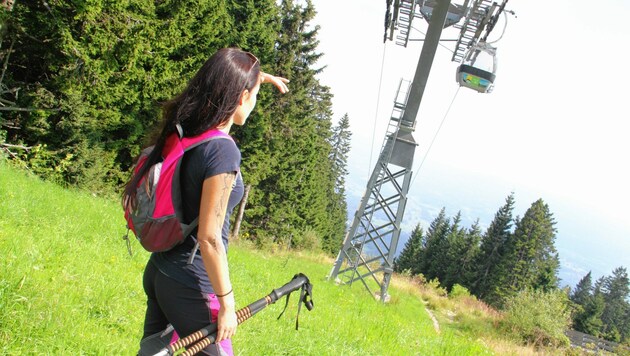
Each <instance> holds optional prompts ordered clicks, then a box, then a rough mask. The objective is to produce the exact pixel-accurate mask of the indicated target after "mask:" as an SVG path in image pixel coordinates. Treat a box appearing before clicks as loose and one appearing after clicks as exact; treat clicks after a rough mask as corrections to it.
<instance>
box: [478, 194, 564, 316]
mask: <svg viewBox="0 0 630 356" xmlns="http://www.w3.org/2000/svg"><path fill="white" fill-rule="evenodd" d="M554 225H555V221H554V219H553V216H552V214H551V213H550V212H549V207H548V206H547V204H545V203H544V202H543V201H542V199H539V200H537V201H536V202H534V203H533V204H532V205H531V207H530V208H529V209H528V210H527V211H526V212H525V215H524V216H523V218H522V219H520V220H518V221H517V222H516V228H515V230H514V233H513V235H512V238H511V239H509V240H508V242H507V244H506V248H505V253H504V256H503V257H502V259H501V262H500V263H499V268H498V269H497V273H496V276H495V281H496V282H495V285H494V286H493V291H492V292H491V293H490V294H489V295H488V296H487V299H488V301H489V302H490V303H491V304H495V305H501V303H502V301H504V300H506V298H508V297H510V296H512V295H515V294H516V293H518V292H519V291H521V290H524V289H526V288H533V289H541V290H543V291H546V292H547V291H551V290H553V289H557V284H558V278H557V273H558V269H559V268H560V261H559V259H558V253H557V252H556V249H555V245H554V242H555V232H556V230H555V227H554Z"/></svg>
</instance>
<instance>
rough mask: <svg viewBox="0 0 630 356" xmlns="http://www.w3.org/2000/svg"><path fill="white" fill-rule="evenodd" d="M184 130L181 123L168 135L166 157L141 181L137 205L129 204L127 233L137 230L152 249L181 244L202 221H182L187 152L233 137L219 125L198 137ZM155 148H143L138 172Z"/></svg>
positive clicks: (140, 239) (164, 248)
mask: <svg viewBox="0 0 630 356" xmlns="http://www.w3.org/2000/svg"><path fill="white" fill-rule="evenodd" d="M181 132H182V131H181V127H180V126H179V125H178V133H173V134H171V135H170V136H169V137H168V138H167V139H166V143H165V145H164V149H163V150H162V161H161V162H158V163H156V164H154V165H153V166H152V167H151V168H150V169H149V171H148V172H147V173H146V174H145V175H144V177H143V178H142V179H141V180H140V182H139V183H138V187H137V188H136V201H137V204H136V208H135V209H133V210H131V209H129V208H125V219H126V220H127V228H128V230H127V234H128V233H129V230H131V231H133V233H134V235H136V238H137V239H138V241H140V244H141V245H142V247H144V249H145V250H147V251H149V252H163V251H168V250H170V249H172V248H173V247H175V246H177V245H179V244H180V243H182V242H183V241H184V240H185V239H186V237H188V235H190V233H191V232H192V231H193V230H194V229H195V228H196V227H197V224H198V223H199V218H198V217H197V218H196V219H195V220H194V221H193V222H192V223H190V224H184V223H183V222H182V220H183V217H184V216H183V215H184V214H183V208H182V194H181V187H180V179H179V177H180V174H179V173H180V168H181V162H182V157H184V153H186V152H187V151H188V150H190V149H192V148H194V147H196V146H198V145H200V144H202V143H204V142H208V141H210V140H213V139H216V138H224V139H230V140H231V139H232V138H231V137H230V136H229V135H228V134H226V133H224V132H222V131H219V130H216V129H214V130H209V131H206V132H204V133H202V134H201V135H199V136H195V137H181ZM152 150H153V146H151V147H148V148H146V149H145V150H144V151H142V154H140V157H139V158H138V162H137V163H136V166H135V168H134V172H138V171H139V169H140V168H141V167H142V165H143V164H144V163H145V162H146V160H147V158H148V156H149V154H150V153H151V151H152ZM127 240H128V237H127ZM127 242H128V243H129V241H127ZM195 250H196V249H195ZM192 257H193V256H191V258H192Z"/></svg>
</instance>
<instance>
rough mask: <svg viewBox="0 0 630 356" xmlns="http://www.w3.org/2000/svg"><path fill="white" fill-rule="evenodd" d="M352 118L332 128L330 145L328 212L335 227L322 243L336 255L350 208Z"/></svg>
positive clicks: (341, 121)
mask: <svg viewBox="0 0 630 356" xmlns="http://www.w3.org/2000/svg"><path fill="white" fill-rule="evenodd" d="M351 138H352V132H351V131H350V118H349V117H348V114H345V115H343V116H342V117H341V119H340V120H339V122H338V123H337V125H336V126H334V127H333V128H332V136H331V138H330V145H331V146H332V150H331V153H330V157H329V159H330V164H331V166H332V171H331V174H332V179H333V181H334V185H333V191H331V192H330V194H329V204H328V211H329V212H330V219H331V220H330V225H331V226H332V227H333V228H332V229H331V231H330V234H329V235H328V236H324V241H323V243H322V245H323V248H324V250H325V251H328V252H331V253H335V252H337V251H338V250H339V248H340V247H341V244H342V242H343V236H344V233H345V230H346V227H347V226H346V218H347V211H348V206H347V203H346V188H345V186H346V176H347V175H348V154H349V153H350V139H351Z"/></svg>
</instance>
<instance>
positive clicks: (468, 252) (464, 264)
mask: <svg viewBox="0 0 630 356" xmlns="http://www.w3.org/2000/svg"><path fill="white" fill-rule="evenodd" d="M480 241H481V229H480V228H479V219H477V221H475V223H474V224H473V225H472V226H471V227H470V228H469V229H468V230H466V231H465V233H464V236H463V241H462V246H461V250H460V253H458V254H457V256H458V257H457V259H456V260H455V261H454V263H453V265H451V269H452V270H451V272H449V274H451V275H452V276H453V277H451V278H452V280H453V282H452V283H453V284H455V283H457V284H460V285H462V286H464V287H466V288H468V289H469V290H470V288H471V286H472V284H473V282H474V280H475V277H476V270H477V265H476V263H477V259H478V255H479V251H480V250H479V242H480Z"/></svg>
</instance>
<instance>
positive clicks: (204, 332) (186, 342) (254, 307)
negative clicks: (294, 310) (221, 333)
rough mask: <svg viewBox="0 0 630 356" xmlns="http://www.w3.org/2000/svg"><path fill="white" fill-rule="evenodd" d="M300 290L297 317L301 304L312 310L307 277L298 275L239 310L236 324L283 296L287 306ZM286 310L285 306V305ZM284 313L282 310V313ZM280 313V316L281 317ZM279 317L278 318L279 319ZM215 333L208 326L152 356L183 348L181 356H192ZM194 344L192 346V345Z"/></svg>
mask: <svg viewBox="0 0 630 356" xmlns="http://www.w3.org/2000/svg"><path fill="white" fill-rule="evenodd" d="M300 288H301V289H302V292H301V294H300V300H299V302H298V303H299V304H298V316H299V313H300V308H301V306H302V303H304V305H305V306H306V309H308V310H309V311H310V310H312V309H313V298H312V285H311V283H310V282H309V279H308V277H306V276H305V275H304V274H302V273H299V274H296V275H295V276H293V279H292V280H291V281H289V282H288V283H286V284H285V285H283V286H282V287H280V288H278V289H274V290H273V291H271V293H269V294H268V295H266V296H265V297H263V298H260V299H258V300H257V301H255V302H253V303H251V304H249V305H248V306H246V307H244V308H242V309H239V310H238V311H237V312H236V318H237V322H238V324H239V325H240V324H241V323H243V322H244V321H246V320H247V319H249V318H251V317H252V316H254V314H256V313H258V312H259V311H261V310H263V309H264V308H265V307H267V306H268V305H271V304H273V303H275V302H276V301H278V299H280V298H282V297H283V296H285V295H286V296H287V305H288V304H289V295H290V294H291V293H293V292H294V291H296V290H298V289H300ZM285 310H286V305H285ZM282 313H284V310H283V311H282ZM282 313H281V314H280V316H282ZM280 316H279V317H278V318H280ZM297 326H298V324H297V319H296V329H297ZM216 332H217V324H216V323H214V324H210V325H208V326H206V327H204V328H201V329H199V330H197V331H196V332H194V333H192V334H190V335H188V336H186V337H185V338H183V339H180V340H178V341H177V342H175V343H173V344H171V345H169V346H167V347H165V348H164V349H162V350H160V351H159V352H158V353H156V354H155V355H154V356H171V355H174V354H175V352H176V351H178V350H179V349H181V348H183V347H188V349H187V350H186V351H185V352H184V353H182V354H181V355H182V356H192V355H194V354H196V353H197V352H199V351H201V350H203V349H204V348H205V347H207V346H208V345H210V344H212V343H214V342H215V339H216ZM193 343H194V344H193Z"/></svg>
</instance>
